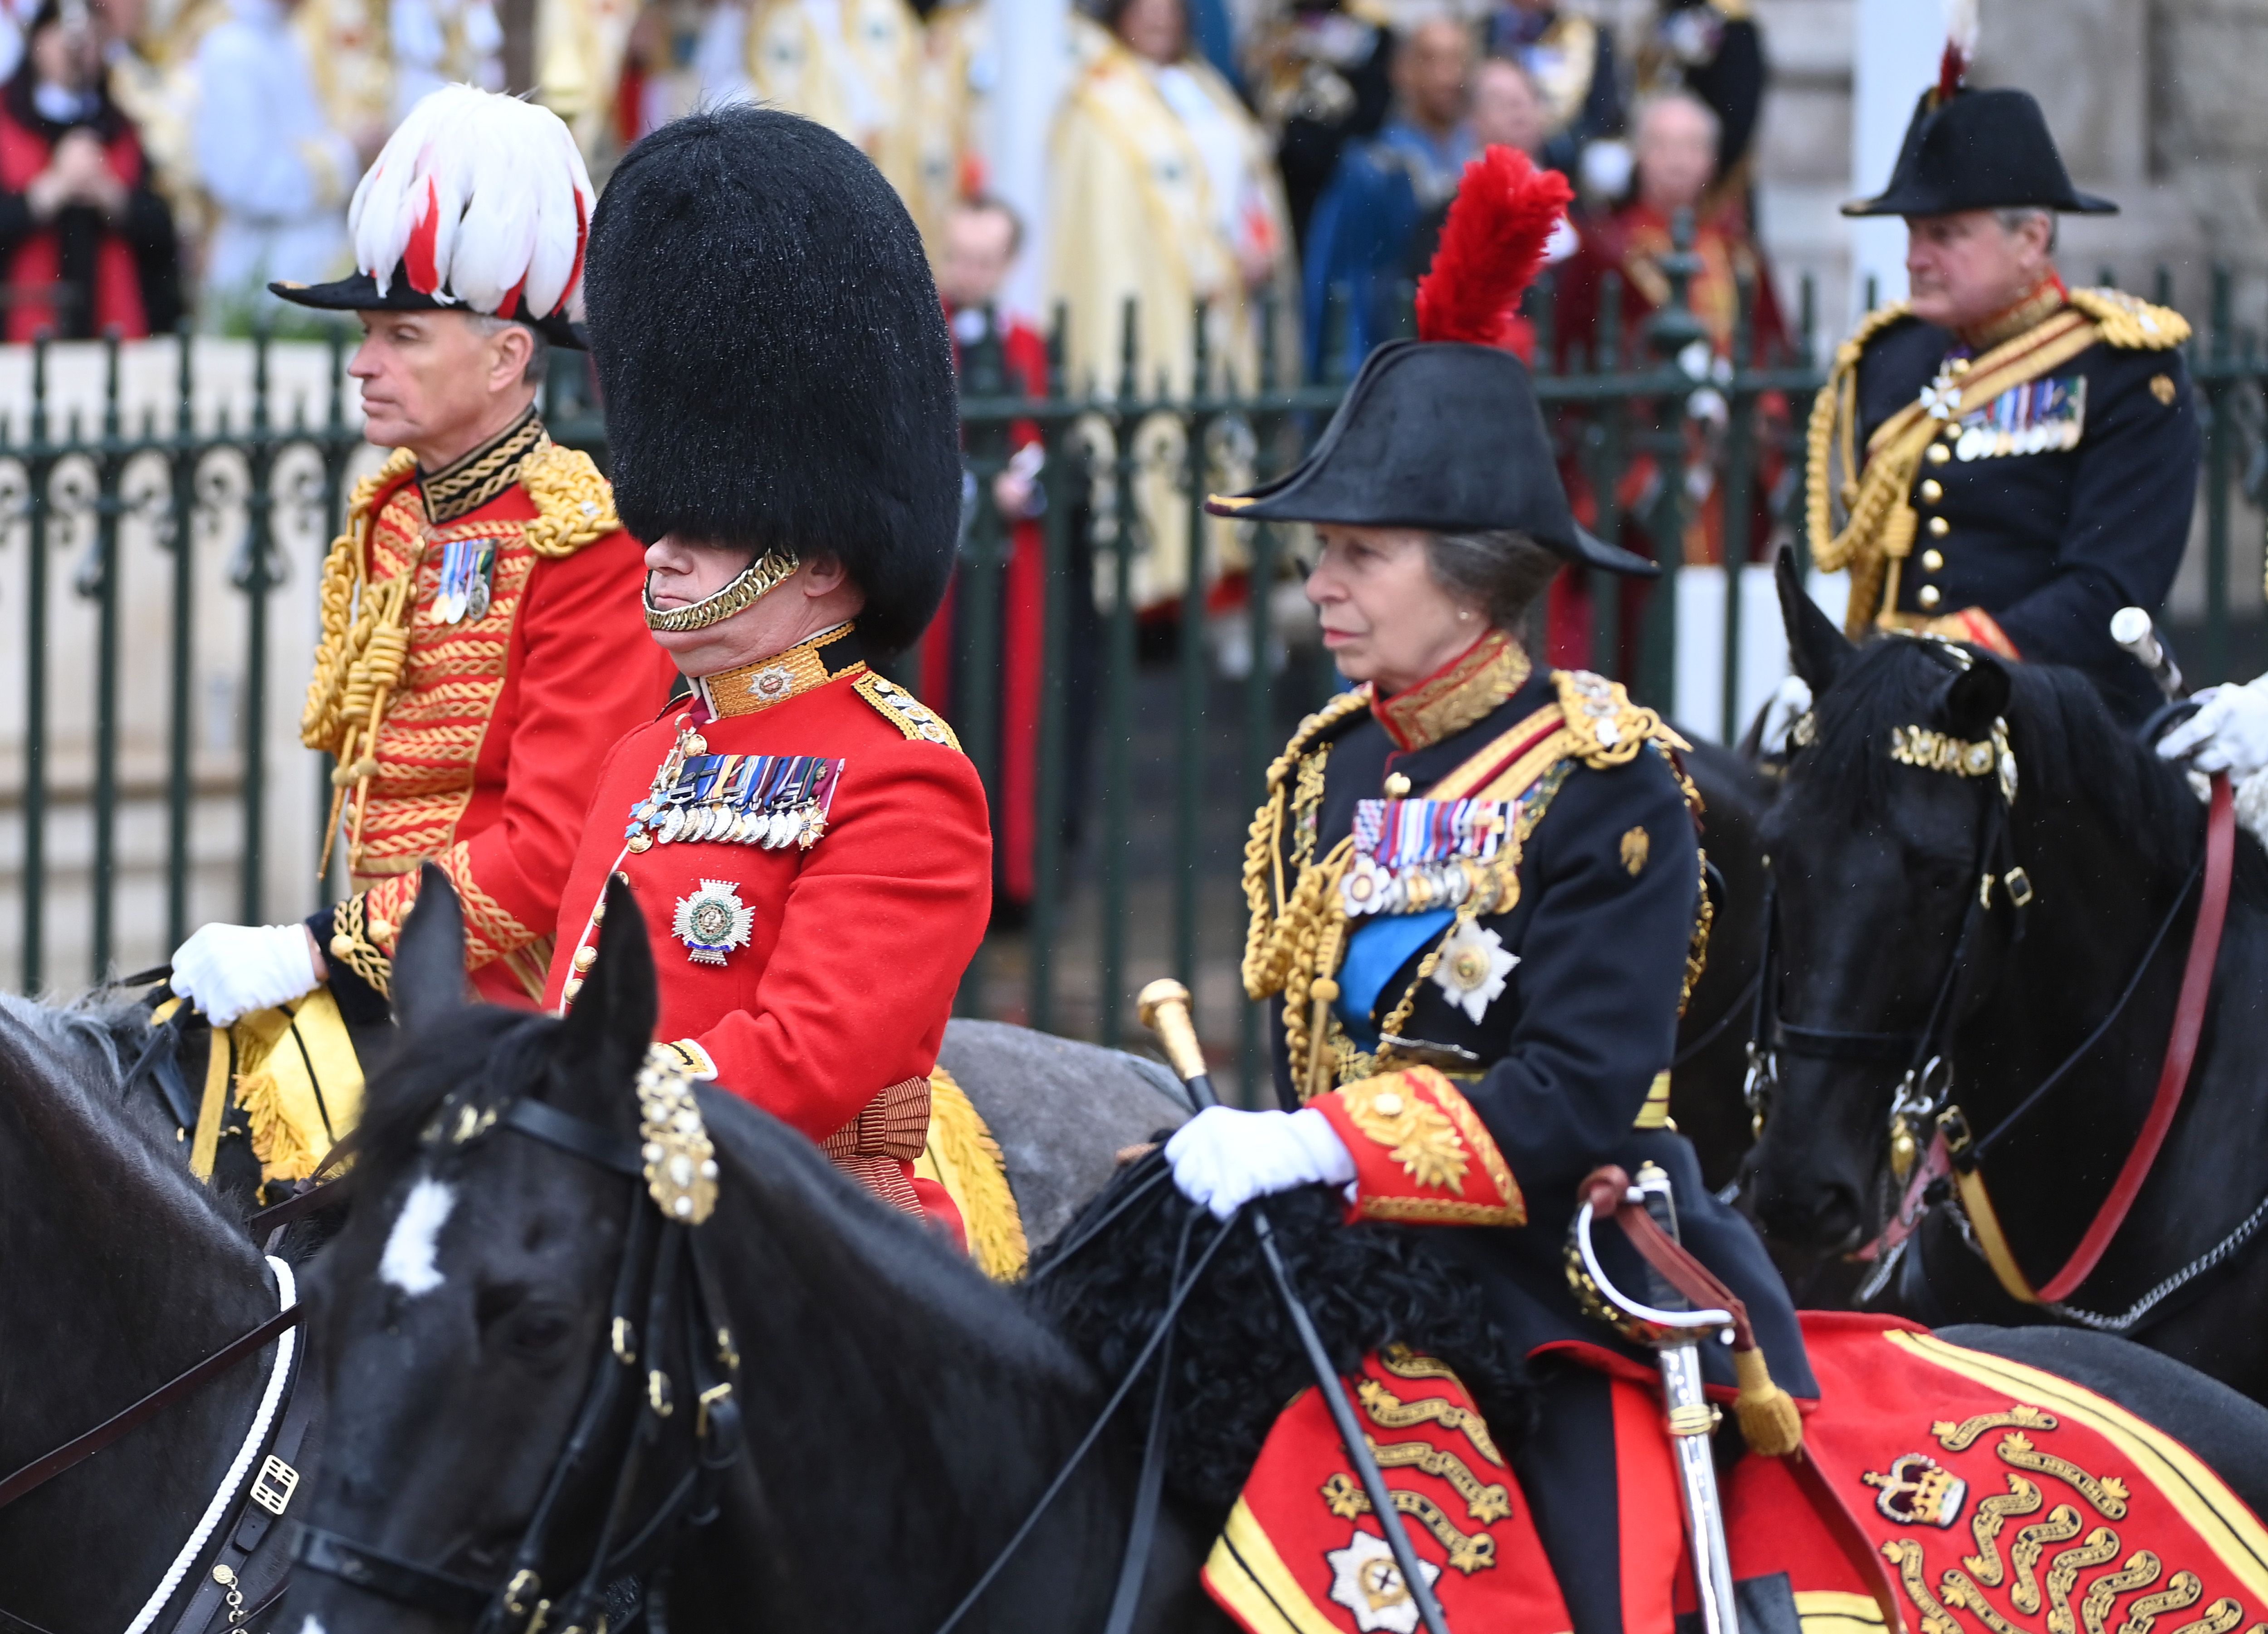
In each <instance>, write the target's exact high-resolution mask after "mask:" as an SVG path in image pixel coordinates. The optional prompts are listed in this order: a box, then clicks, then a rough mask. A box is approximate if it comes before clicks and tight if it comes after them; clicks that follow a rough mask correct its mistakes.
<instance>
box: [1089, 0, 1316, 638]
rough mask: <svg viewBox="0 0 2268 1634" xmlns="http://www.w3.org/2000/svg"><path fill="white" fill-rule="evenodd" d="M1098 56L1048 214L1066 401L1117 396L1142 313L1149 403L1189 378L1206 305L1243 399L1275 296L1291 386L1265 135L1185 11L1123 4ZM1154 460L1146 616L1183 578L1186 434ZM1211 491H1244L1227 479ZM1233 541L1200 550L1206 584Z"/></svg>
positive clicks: (1286, 243) (1281, 251)
mask: <svg viewBox="0 0 2268 1634" xmlns="http://www.w3.org/2000/svg"><path fill="white" fill-rule="evenodd" d="M1104 21H1105V23H1106V24H1107V25H1108V27H1109V30H1110V38H1108V40H1104V41H1102V42H1101V45H1100V48H1099V49H1098V50H1097V51H1096V52H1095V54H1094V57H1093V59H1092V60H1091V61H1090V62H1089V63H1088V65H1087V67H1086V70H1085V71H1084V72H1083V73H1082V74H1081V75H1080V76H1079V78H1078V80H1077V81H1076V82H1075V83H1074V84H1073V85H1072V87H1071V92H1070V94H1069V95H1068V97H1067V98H1066V99H1065V101H1064V111H1063V113H1062V115H1061V116H1060V118H1059V119H1058V121H1057V126H1056V132H1055V142H1054V171H1053V181H1052V199H1051V203H1050V209H1049V234H1050V241H1049V257H1048V261H1049V268H1048V270H1049V290H1050V295H1051V297H1052V298H1053V299H1055V300H1059V301H1061V302H1063V303H1064V306H1065V308H1066V310H1067V313H1068V315H1069V326H1070V327H1069V334H1068V335H1067V337H1066V350H1065V356H1064V364H1065V366H1066V369H1067V371H1068V374H1069V379H1070V381H1071V386H1072V389H1073V390H1075V391H1077V390H1085V389H1086V386H1087V385H1088V384H1089V383H1090V382H1092V384H1093V385H1094V386H1095V387H1096V388H1097V389H1099V390H1100V391H1101V392H1103V393H1104V394H1111V393H1115V392H1116V390H1117V389H1118V387H1119V385H1120V375H1121V372H1122V368H1123V357H1122V353H1121V341H1120V335H1121V324H1122V322H1123V312H1124V310H1125V307H1126V305H1127V303H1128V302H1129V301H1132V302H1133V303H1134V304H1135V306H1136V309H1137V314H1138V316H1137V325H1136V328H1137V342H1138V353H1137V356H1136V360H1135V368H1136V373H1137V378H1138V390H1140V391H1141V392H1143V393H1145V394H1147V393H1150V392H1152V391H1154V390H1156V389H1157V387H1158V386H1159V384H1160V381H1162V382H1163V383H1164V384H1165V386H1166V388H1167V390H1168V391H1169V392H1171V393H1173V394H1176V395H1179V394H1186V393H1187V392H1188V391H1189V386H1190V384H1191V380H1192V357H1193V352H1194V342H1195V340H1196V335H1195V328H1196V321H1195V308H1196V305H1197V302H1199V301H1201V300H1202V301H1204V302H1206V303H1208V304H1209V315H1208V323H1207V329H1206V335H1205V342H1206V352H1207V356H1208V357H1209V359H1210V368H1211V377H1212V380H1213V383H1214V384H1215V385H1216V386H1218V385H1219V384H1220V383H1221V382H1222V380H1223V379H1224V371H1226V372H1229V373H1233V376H1234V378H1235V379H1236V380H1237V381H1238V382H1239V383H1241V385H1243V386H1245V387H1247V388H1249V387H1250V386H1252V385H1253V384H1254V382H1255V381H1256V379H1257V377H1258V373H1259V364H1260V352H1261V347H1260V337H1259V328H1260V323H1261V305H1260V302H1259V299H1258V298H1259V296H1260V295H1261V293H1262V292H1263V291H1272V292H1273V294H1274V310H1275V312H1276V313H1277V321H1278V325H1279V330H1278V341H1277V345H1276V349H1275V356H1276V357H1277V359H1278V367H1279V368H1281V369H1282V370H1284V371H1285V373H1286V374H1287V375H1288V374H1291V373H1293V372H1296V369H1297V363H1296V360H1297V359H1298V357H1300V351H1299V348H1298V344H1297V335H1296V331H1295V329H1294V328H1292V324H1293V318H1292V314H1293V313H1294V311H1295V309H1296V306H1297V304H1298V303H1297V294H1296V291H1297V287H1298V286H1297V283H1296V282H1295V281H1294V269H1293V268H1292V236H1291V229H1290V226H1289V223H1288V218H1287V216H1286V214H1285V208H1284V200H1283V195H1282V190H1281V188H1280V187H1279V186H1278V182H1277V180H1276V176H1275V173H1274V167H1273V166H1272V165H1271V163H1270V154H1269V151H1268V144H1267V139H1266V137H1265V136H1263V134H1262V132H1261V130H1260V128H1259V126H1258V125H1257V124H1256V122H1255V121H1254V120H1253V118H1252V116H1251V114H1248V112H1246V110H1245V108H1244V105H1243V104H1242V103H1241V102H1239V101H1238V100H1237V99H1236V94H1235V92H1233V91H1231V90H1230V89H1229V87H1228V85H1227V82H1226V81H1225V80H1224V79H1222V78H1221V77H1220V76H1219V74H1218V73H1216V72H1214V70H1212V68H1211V66H1210V65H1209V64H1207V63H1205V62H1204V59H1203V58H1201V57H1198V56H1197V55H1191V54H1189V51H1188V29H1187V26H1186V24H1185V20H1184V17H1183V13H1182V0H1112V4H1111V5H1110V6H1109V7H1108V10H1107V11H1105V13H1104ZM1137 435H1138V438H1139V439H1140V441H1141V445H1142V447H1141V453H1142V458H1143V460H1144V467H1145V470H1144V479H1143V482H1142V484H1141V487H1142V493H1141V495H1140V497H1139V500H1138V509H1139V511H1140V512H1141V515H1140V519H1139V520H1140V525H1141V526H1142V528H1143V530H1144V532H1145V534H1146V547H1147V548H1145V549H1144V550H1143V551H1142V552H1141V554H1140V555H1139V556H1138V558H1137V561H1136V565H1135V579H1136V587H1135V595H1136V599H1137V600H1138V602H1139V603H1141V604H1143V605H1149V604H1152V603H1155V602H1158V601H1161V600H1170V599H1172V598H1173V597H1175V596H1178V595H1179V594H1180V593H1181V591H1182V585H1183V584H1184V583H1185V582H1186V580H1187V578H1188V567H1187V562H1188V540H1189V502H1188V481H1189V473H1188V472H1187V470H1186V468H1185V467H1186V454H1185V451H1184V448H1183V445H1182V437H1181V428H1180V426H1179V424H1178V423H1177V422H1171V421H1167V420H1163V419H1160V420H1157V421H1153V422H1151V423H1148V424H1145V426H1144V427H1142V428H1141V430H1140V431H1138V434H1137ZM1202 480H1204V481H1205V482H1207V483H1208V485H1209V486H1212V487H1218V486H1219V484H1220V482H1223V481H1233V480H1236V477H1235V475H1234V474H1230V473H1219V474H1214V475H1210V476H1204V477H1203V478H1202ZM1231 542H1232V536H1231V534H1229V532H1228V531H1227V530H1226V529H1223V530H1218V531H1217V532H1216V533H1215V534H1212V535H1211V541H1209V543H1208V546H1207V549H1206V557H1207V571H1206V573H1205V575H1204V577H1205V578H1207V579H1208V580H1210V579H1211V578H1213V577H1214V576H1215V575H1217V574H1218V572H1219V570H1221V568H1222V567H1223V566H1224V565H1229V566H1234V565H1239V563H1233V562H1231V563H1226V564H1225V563H1224V562H1223V560H1222V556H1223V551H1224V549H1226V548H1227V546H1228V545H1229V544H1230V543H1231Z"/></svg>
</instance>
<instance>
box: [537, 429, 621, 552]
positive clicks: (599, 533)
mask: <svg viewBox="0 0 2268 1634" xmlns="http://www.w3.org/2000/svg"><path fill="white" fill-rule="evenodd" d="M519 485H520V486H521V487H522V488H524V489H527V497H529V498H530V499H533V500H534V502H535V518H534V520H533V521H530V522H527V523H526V524H524V525H523V532H522V537H524V538H525V539H526V540H527V545H528V548H529V549H531V550H533V551H534V552H535V554H536V555H537V556H543V557H546V558H548V559H549V560H551V561H555V562H556V561H557V560H559V559H560V558H561V557H563V556H573V555H574V554H575V553H576V552H577V551H578V550H580V549H581V548H583V547H584V546H585V545H587V544H592V543H594V542H596V541H599V540H601V539H604V538H605V537H606V536H607V535H608V534H612V533H615V532H616V531H618V530H619V529H620V528H621V527H622V519H621V518H620V517H618V516H616V515H615V490H614V488H613V486H612V484H610V483H609V482H608V481H607V479H606V478H605V477H603V476H601V475H599V467H597V466H595V465H593V463H592V462H591V456H590V455H588V454H586V453H584V452H583V451H582V450H581V449H579V448H562V447H561V446H560V445H558V444H556V443H555V442H553V441H551V440H550V439H549V438H545V439H544V440H543V441H542V442H541V443H539V444H537V445H535V447H534V449H533V450H531V451H530V452H529V453H528V456H527V459H525V460H521V461H520V462H519Z"/></svg>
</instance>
